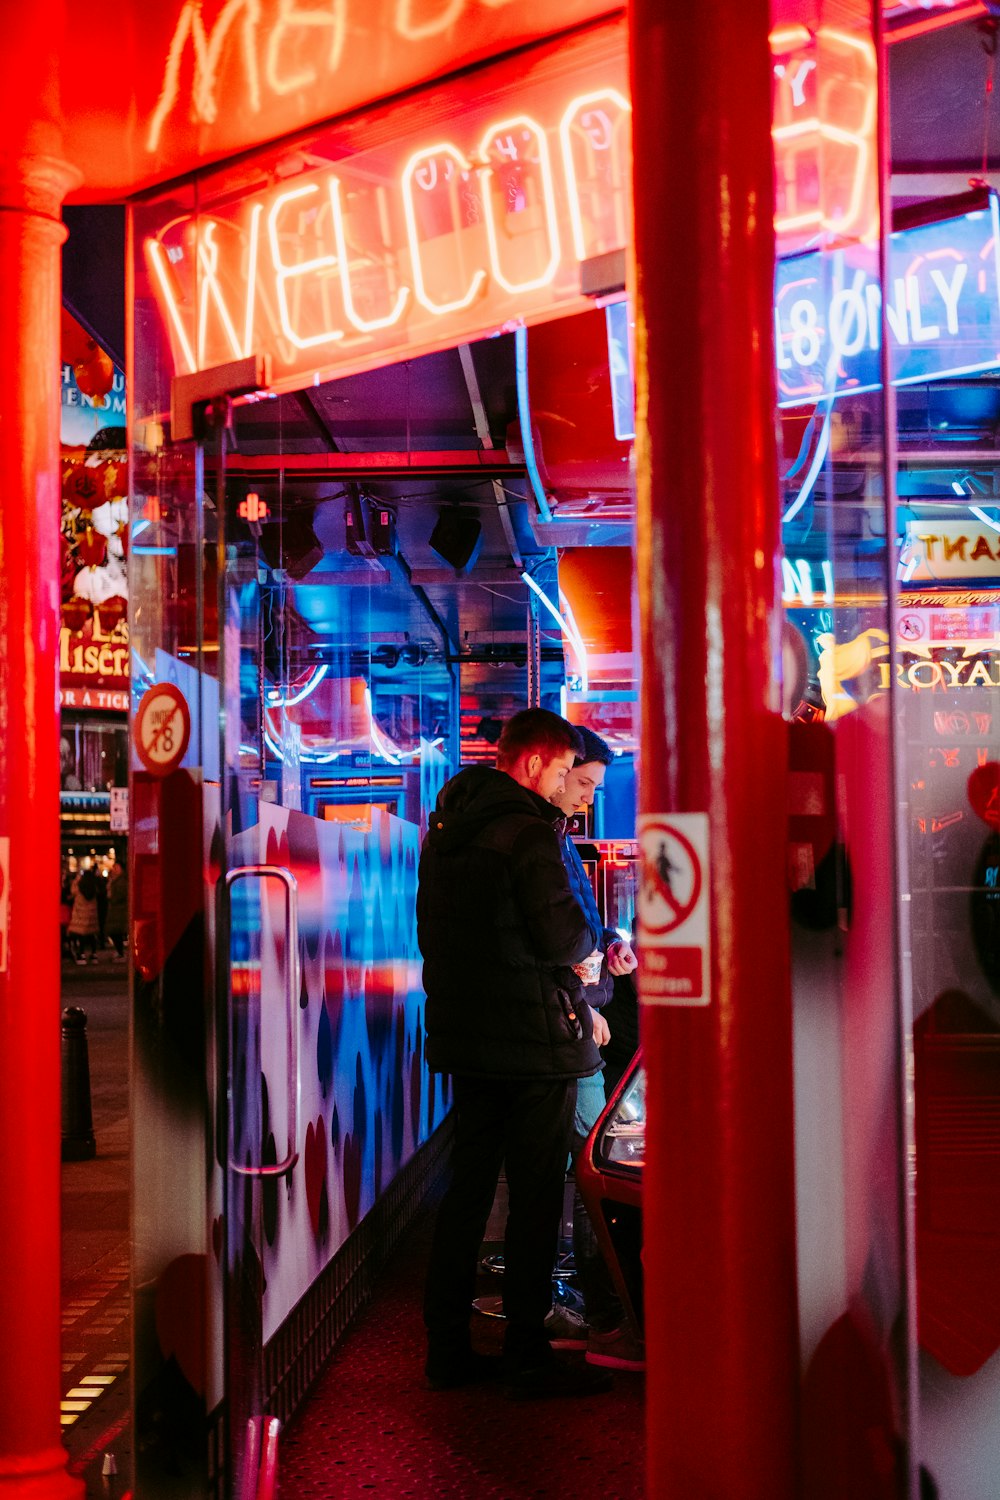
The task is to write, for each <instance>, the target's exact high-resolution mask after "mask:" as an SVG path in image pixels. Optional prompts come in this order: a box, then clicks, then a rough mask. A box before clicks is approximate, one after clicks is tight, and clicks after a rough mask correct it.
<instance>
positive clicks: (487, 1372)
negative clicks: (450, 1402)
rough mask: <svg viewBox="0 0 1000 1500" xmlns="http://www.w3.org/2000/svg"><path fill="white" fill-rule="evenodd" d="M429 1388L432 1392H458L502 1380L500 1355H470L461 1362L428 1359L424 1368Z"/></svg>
mask: <svg viewBox="0 0 1000 1500" xmlns="http://www.w3.org/2000/svg"><path fill="white" fill-rule="evenodd" d="M424 1374H425V1375H426V1377H427V1388H428V1390H432V1391H456V1390H458V1389H459V1387H461V1386H463V1385H482V1384H483V1383H484V1382H486V1381H488V1380H499V1379H500V1356H499V1354H476V1353H469V1354H467V1355H466V1356H465V1357H464V1358H463V1359H460V1360H453V1359H452V1360H434V1359H428V1361H427V1364H426V1365H425V1366H424Z"/></svg>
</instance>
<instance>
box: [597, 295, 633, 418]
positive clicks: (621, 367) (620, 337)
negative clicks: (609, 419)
mask: <svg viewBox="0 0 1000 1500" xmlns="http://www.w3.org/2000/svg"><path fill="white" fill-rule="evenodd" d="M604 318H605V322H606V324H607V330H608V369H609V370H610V371H611V412H612V415H613V417H614V421H615V437H616V438H617V439H618V441H619V442H620V443H628V442H631V440H632V439H633V438H634V437H635V383H634V381H633V378H632V349H631V344H630V340H629V327H628V323H629V303H628V302H624V301H622V302H609V303H608V305H607V307H606V308H605V309H604Z"/></svg>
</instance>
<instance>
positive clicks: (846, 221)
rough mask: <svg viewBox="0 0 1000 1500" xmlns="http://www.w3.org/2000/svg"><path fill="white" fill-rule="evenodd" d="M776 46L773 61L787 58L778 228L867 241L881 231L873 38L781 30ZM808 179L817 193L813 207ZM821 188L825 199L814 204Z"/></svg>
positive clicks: (780, 100) (780, 120)
mask: <svg viewBox="0 0 1000 1500" xmlns="http://www.w3.org/2000/svg"><path fill="white" fill-rule="evenodd" d="M770 41H771V51H772V55H773V56H774V57H775V58H776V59H779V58H783V59H785V61H777V60H776V62H775V76H776V78H777V79H778V81H779V88H778V91H777V94H776V98H775V121H774V125H773V127H772V132H771V134H772V138H773V140H774V144H775V166H776V169H777V174H778V183H779V187H780V188H781V189H782V191H783V194H784V197H785V200H786V207H785V209H784V210H783V211H781V212H779V213H777V214H776V215H775V221H774V224H775V230H776V232H777V233H778V234H785V235H788V234H794V233H800V232H805V231H808V230H814V231H817V232H820V231H822V232H825V233H826V234H830V235H845V234H851V235H853V236H854V237H856V238H865V237H866V236H868V235H869V234H871V233H873V232H874V231H875V229H876V228H877V203H876V196H875V192H874V181H873V163H874V145H875V123H876V108H877V64H876V58H875V50H874V47H873V46H872V43H871V42H870V41H869V40H868V39H867V38H863V37H855V36H852V35H851V34H850V33H849V32H846V31H843V30H841V29H840V28H837V27H830V26H827V27H823V26H821V27H819V28H818V29H817V31H816V33H815V35H812V34H810V33H809V32H808V31H807V30H806V29H805V28H804V27H800V26H787V27H781V28H776V29H775V31H773V32H772V34H771V38H770ZM807 88H808V91H809V93H808V97H807ZM800 166H801V170H800ZM802 181H804V182H806V183H807V184H809V187H810V189H811V193H810V197H807V199H806V201H805V202H803V201H802V197H801V190H800V182H802ZM817 185H818V190H819V192H820V193H821V194H822V198H821V200H820V201H810V200H811V194H812V193H815V191H816V190H817ZM843 190H846V202H845V192H844V191H843ZM832 202H836V203H837V205H838V207H837V210H836V212H833V213H831V212H829V211H828V208H827V204H829V203H832Z"/></svg>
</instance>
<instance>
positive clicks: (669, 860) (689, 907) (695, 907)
mask: <svg viewBox="0 0 1000 1500" xmlns="http://www.w3.org/2000/svg"><path fill="white" fill-rule="evenodd" d="M637 842H638V845H639V872H638V873H639V885H638V891H637V893H636V911H637V915H638V918H639V944H640V951H641V961H640V965H639V993H640V998H641V1000H642V1001H643V1003H644V1004H647V1005H708V1003H709V1000H710V998H711V994H710V981H711V962H710V912H709V893H710V889H711V882H710V880H709V866H708V853H709V845H708V815H707V813H660V814H655V813H652V814H646V815H644V816H643V817H641V818H640V819H639V826H638V837H637Z"/></svg>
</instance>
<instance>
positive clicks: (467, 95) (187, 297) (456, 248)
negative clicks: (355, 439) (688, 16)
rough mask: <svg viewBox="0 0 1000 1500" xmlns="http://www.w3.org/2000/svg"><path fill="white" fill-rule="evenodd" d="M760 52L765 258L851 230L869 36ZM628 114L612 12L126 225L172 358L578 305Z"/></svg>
mask: <svg viewBox="0 0 1000 1500" xmlns="http://www.w3.org/2000/svg"><path fill="white" fill-rule="evenodd" d="M192 24H193V22H192ZM771 50H772V55H773V57H774V78H775V117H774V126H773V137H774V145H775V157H776V164H777V178H778V202H777V212H776V216H775V228H776V230H777V232H778V235H779V240H780V244H781V246H782V248H783V249H786V250H787V249H789V248H792V247H794V246H796V245H798V244H800V243H802V242H803V241H805V242H807V243H808V242H812V243H816V242H817V240H818V241H819V242H823V241H824V240H825V239H826V238H827V237H829V236H839V237H841V238H842V237H844V236H850V235H855V236H858V235H864V234H866V233H867V232H868V231H869V230H870V228H871V224H872V221H873V215H874V209H873V207H872V204H873V201H874V199H873V194H874V172H873V165H874V148H873V139H874V136H873V132H874V120H875V88H876V69H875V66H874V51H873V49H872V46H871V43H870V42H869V41H867V40H859V39H858V38H855V37H852V36H850V35H849V34H847V33H845V32H843V31H842V30H840V29H837V28H830V27H827V28H823V27H820V28H819V30H818V31H816V32H815V33H814V32H811V31H809V30H807V29H806V28H804V27H801V26H785V27H779V28H776V30H775V31H774V33H773V34H772V37H771ZM630 123H631V109H630V105H629V101H628V82H627V63H626V56H625V39H624V28H623V24H622V23H621V22H610V23H607V24H605V25H603V26H601V27H598V28H595V30H593V31H592V32H590V33H588V34H587V35H585V36H581V37H578V38H576V39H575V40H574V41H572V42H569V43H567V42H562V43H560V44H558V45H556V46H548V47H543V48H539V49H537V50H536V51H535V52H534V53H532V54H530V55H527V54H526V55H525V56H523V57H521V58H518V59H514V60H512V61H508V62H501V63H497V64H493V65H491V66H490V67H487V68H484V69H483V70H481V71H480V72H478V73H475V74H470V75H468V77H467V78H466V79H465V80H462V81H460V82H459V83H458V84H452V85H450V86H449V87H448V89H443V88H442V89H437V90H429V89H428V90H424V91H423V92H422V94H421V95H420V97H419V99H415V100H414V101H413V102H411V103H408V104H403V105H398V106H395V107H394V108H392V109H391V110H389V111H387V112H386V113H385V114H383V115H376V116H374V117H369V119H368V120H367V121H362V122H361V123H360V125H358V124H357V123H356V124H354V125H347V126H343V127H338V128H337V129H336V131H331V133H330V136H329V138H320V139H319V140H317V141H315V142H312V143H310V145H308V146H306V147H304V148H303V149H302V150H301V151H299V152H298V153H291V156H292V160H293V161H295V162H297V164H296V165H295V166H293V167H292V169H291V171H290V169H289V162H288V161H287V160H284V161H283V160H281V159H280V158H276V159H275V161H274V162H273V164H272V167H271V170H270V173H269V184H270V185H269V186H267V187H266V188H262V189H261V190H260V191H259V192H255V193H252V194H251V195H250V196H249V197H245V198H241V199H240V200H239V201H238V202H237V203H236V205H235V206H231V203H230V202H229V201H228V199H229V194H228V192H227V186H226V184H225V183H221V182H220V184H219V186H218V189H215V188H214V187H213V182H212V180H211V179H208V180H203V181H202V182H200V183H199V196H200V201H201V203H202V204H203V205H204V204H206V203H209V204H211V203H212V202H213V197H214V206H213V207H204V206H203V207H202V208H201V211H200V213H198V214H197V215H195V214H193V213H188V214H184V215H181V216H178V217H176V218H173V219H172V220H171V221H170V222H169V223H166V224H164V223H163V222H162V218H160V219H157V218H154V219H153V220H152V222H151V223H150V224H149V232H148V233H145V234H142V233H141V229H142V223H143V220H142V211H140V212H139V217H138V223H139V224H140V234H141V237H142V242H143V247H144V252H145V261H146V269H147V273H148V278H149V282H150V285H151V289H152V293H153V295H154V297H155V298H156V300H157V302H158V303H159V306H160V309H161V312H162V314H163V318H164V322H165V325H166V328H167V331H168V335H169V338H170V342H171V347H172V353H173V359H174V365H175V368H176V369H177V370H178V371H191V370H195V369H203V368H206V367H208V366H211V365H214V364H221V363H226V362H228V361H230V360H233V359H239V358H243V357H244V356H246V355H247V354H249V353H269V354H270V355H271V359H272V368H273V370H274V375H275V383H276V384H277V385H278V386H280V385H281V384H282V383H285V384H293V383H295V381H296V378H298V379H299V381H301V377H302V376H303V375H311V374H314V373H316V372H318V373H319V374H320V376H321V378H330V377H332V376H334V375H337V374H349V373H351V372H352V371H354V370H358V369H363V368H369V367H371V366H372V365H374V364H377V363H388V362H390V361H391V360H393V359H400V358H404V357H406V356H407V355H410V354H416V353H427V352H429V351H430V350H432V349H435V348H443V347H446V346H449V345H454V344H455V343H458V342H461V341H463V340H465V339H470V338H479V337H483V336H485V335H487V334H489V333H490V332H491V331H498V330H502V329H504V328H506V327H509V326H511V325H512V324H516V323H524V322H527V321H530V320H532V319H533V318H538V317H546V316H553V315H556V314H558V313H561V312H572V311H574V310H579V309H581V308H583V307H584V306H586V305H588V304H587V303H586V302H585V301H584V300H583V299H582V298H581V297H580V292H579V284H580V262H581V261H583V260H586V259H588V258H590V257H594V256H598V255H602V254H604V253H606V252H608V251H612V250H620V249H622V248H623V247H624V246H625V245H626V243H627V238H628V217H629V205H628V193H629V177H630V164H629V145H630ZM380 136H381V137H382V139H379V140H378V141H377V143H375V144H372V140H373V138H377V137H380ZM386 137H388V138H386ZM324 158H326V159H327V160H328V162H329V165H328V166H327V167H325V168H324V167H323V166H322V163H323V160H324ZM307 164H308V165H307ZM310 167H311V168H312V169H311V170H310ZM261 175H262V176H263V175H264V173H263V172H262V174H261ZM828 194H832V195H833V196H834V197H836V198H837V201H838V202H841V201H842V203H843V205H844V206H843V207H842V208H841V209H839V210H837V212H832V211H828V210H827V209H826V208H825V207H824V203H823V199H824V197H825V196H827V195H828ZM224 200H227V201H226V205H225V206H224V207H223V206H222V205H223V201H224ZM156 212H157V210H156V209H155V207H154V209H153V213H154V215H155V214H156Z"/></svg>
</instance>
